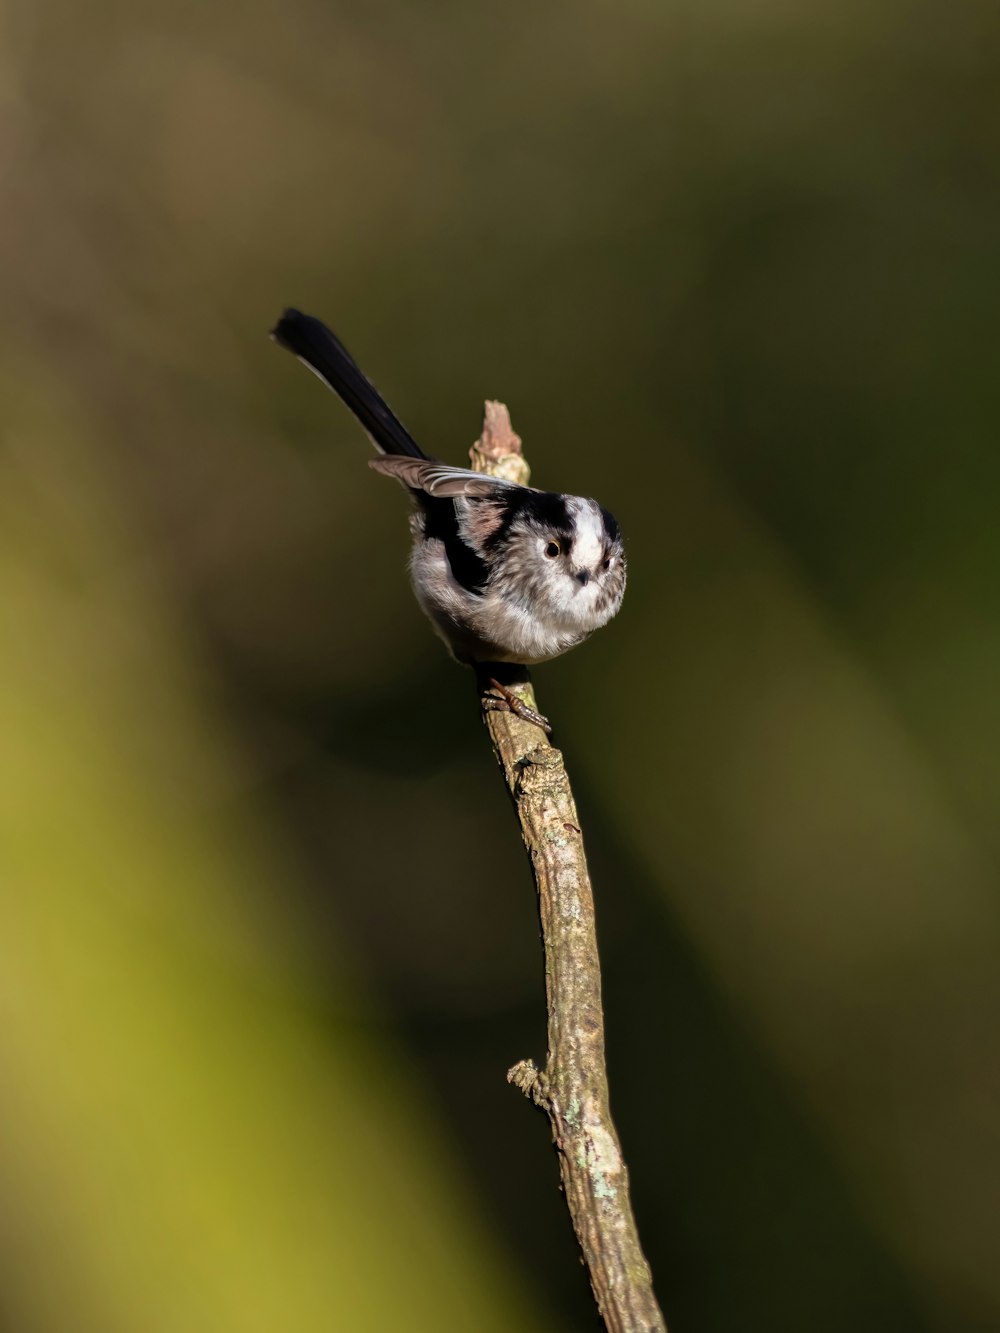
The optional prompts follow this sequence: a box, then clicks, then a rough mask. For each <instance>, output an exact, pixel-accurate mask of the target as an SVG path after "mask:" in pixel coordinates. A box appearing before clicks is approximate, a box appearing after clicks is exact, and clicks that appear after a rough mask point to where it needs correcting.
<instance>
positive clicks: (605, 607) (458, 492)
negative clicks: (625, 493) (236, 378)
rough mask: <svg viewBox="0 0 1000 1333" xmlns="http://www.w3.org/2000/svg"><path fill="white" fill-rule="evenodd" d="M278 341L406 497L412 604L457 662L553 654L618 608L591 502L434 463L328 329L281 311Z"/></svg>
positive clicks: (612, 547)
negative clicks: (328, 394)
mask: <svg viewBox="0 0 1000 1333" xmlns="http://www.w3.org/2000/svg"><path fill="white" fill-rule="evenodd" d="M272 337H273V338H274V339H275V341H276V342H278V343H279V344H280V345H281V346H283V347H286V348H288V349H289V350H290V351H292V352H293V353H294V354H295V355H296V356H298V358H299V359H300V360H301V361H303V362H304V364H305V365H307V366H308V367H309V369H310V370H312V371H313V372H314V373H315V374H317V375H318V376H319V377H320V379H322V380H323V381H324V382H325V383H326V384H327V385H329V387H330V388H332V389H333V390H334V391H335V392H336V393H337V394H339V396H340V397H341V398H342V399H343V400H344V402H345V403H346V404H347V406H348V407H349V408H350V409H351V411H352V412H353V413H354V414H355V416H356V417H357V418H358V419H359V421H360V422H361V424H362V425H363V426H364V428H365V430H366V431H367V432H368V434H369V436H370V437H371V439H372V441H373V443H374V444H375V445H376V447H377V448H378V449H379V450H380V451H382V454H383V456H382V457H380V458H376V459H372V460H371V462H370V464H369V466H370V467H372V468H373V469H374V470H375V471H376V472H380V473H382V474H383V475H385V476H391V477H394V478H396V480H398V481H399V482H401V483H402V484H403V485H404V486H406V487H407V489H408V490H409V492H410V495H411V497H412V500H413V513H412V515H411V517H410V530H411V532H412V534H413V547H412V550H411V554H410V575H411V578H412V581H413V587H414V591H415V592H416V596H417V600H418V602H419V603H420V605H421V607H422V608H423V610H424V612H425V613H426V614H427V616H428V617H429V619H430V621H431V623H432V624H433V626H434V628H435V629H436V630H437V632H438V634H439V635H440V636H441V638H442V639H443V640H444V642H445V643H446V644H447V645H448V647H449V649H450V650H451V652H452V654H453V656H454V657H455V658H457V660H458V661H460V662H467V663H473V662H516V663H525V664H526V665H531V664H532V663H535V662H544V661H547V660H548V659H549V658H552V657H558V656H559V655H560V654H561V653H564V652H566V651H567V650H568V649H569V648H573V647H575V645H576V644H578V643H581V642H582V641H583V640H584V639H586V638H588V637H589V635H590V634H592V633H593V632H594V630H595V629H599V628H600V627H601V626H602V625H604V624H606V623H607V622H608V621H609V620H610V619H611V618H612V617H613V616H614V615H615V614H616V612H617V611H618V608H619V607H620V605H621V602H622V597H623V596H624V593H625V577H626V570H625V552H624V548H623V546H622V540H621V532H620V530H619V527H618V524H617V522H616V520H615V519H614V517H613V516H612V515H611V514H610V513H609V512H608V511H607V510H606V509H603V508H602V507H601V506H600V505H599V504H598V503H597V502H596V501H595V500H589V499H584V498H582V497H580V496H572V495H563V494H560V493H558V492H553V491H539V490H536V489H535V488H533V487H529V486H518V485H516V484H515V483H514V482H509V481H503V480H500V479H498V478H493V477H487V476H485V475H483V474H481V473H478V472H472V471H470V470H469V469H467V468H455V467H449V466H448V465H447V464H444V463H439V462H436V461H435V460H434V459H430V458H428V457H427V456H426V455H425V454H424V453H423V451H422V450H421V449H420V447H419V445H417V443H416V442H415V441H414V439H413V437H412V436H411V435H410V434H409V432H408V431H407V430H406V428H405V427H404V426H403V425H402V423H401V422H400V421H399V419H398V418H397V417H396V416H395V414H394V413H393V412H392V411H391V409H390V408H389V407H388V405H387V404H386V403H385V401H384V400H383V399H382V397H381V396H380V395H379V393H378V392H377V390H376V389H375V388H374V386H373V385H372V384H371V383H370V381H369V380H368V379H367V378H366V377H365V376H364V375H363V374H362V372H361V371H360V369H359V368H358V366H357V365H356V363H355V362H354V360H353V359H352V358H351V356H350V355H349V353H348V352H347V350H346V349H345V348H344V347H343V345H342V344H341V343H340V342H339V341H338V340H337V339H336V338H335V337H334V335H333V334H332V333H331V332H330V330H329V329H328V328H327V327H326V326H325V325H324V324H322V323H321V322H320V321H319V320H318V319H314V318H313V317H311V316H308V315H302V314H300V313H299V312H298V311H297V310H286V311H285V313H284V315H283V316H282V318H281V319H280V320H279V321H278V324H277V326H276V327H275V329H274V330H273V332H272Z"/></svg>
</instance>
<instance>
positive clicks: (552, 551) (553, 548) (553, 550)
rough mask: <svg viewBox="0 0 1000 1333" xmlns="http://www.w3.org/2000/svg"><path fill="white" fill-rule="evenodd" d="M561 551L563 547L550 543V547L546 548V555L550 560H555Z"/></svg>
mask: <svg viewBox="0 0 1000 1333" xmlns="http://www.w3.org/2000/svg"><path fill="white" fill-rule="evenodd" d="M561 550H562V547H561V546H560V545H559V543H558V542H549V544H548V546H546V548H545V554H546V555H547V556H548V557H549V559H550V560H554V559H555V558H556V556H557V555H558V554H559V553H560V551H561Z"/></svg>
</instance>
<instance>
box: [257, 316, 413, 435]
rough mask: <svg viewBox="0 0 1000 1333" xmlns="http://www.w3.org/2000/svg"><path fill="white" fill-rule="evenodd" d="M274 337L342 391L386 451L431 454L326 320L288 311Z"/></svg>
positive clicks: (333, 386) (275, 328)
mask: <svg viewBox="0 0 1000 1333" xmlns="http://www.w3.org/2000/svg"><path fill="white" fill-rule="evenodd" d="M271 337H272V338H273V339H274V341H275V342H276V343H277V344H278V346H279V347H286V348H287V349H288V351H290V352H293V353H294V354H295V356H297V357H298V358H299V360H300V361H301V362H302V363H303V365H306V366H308V367H309V369H310V370H311V371H312V372H313V374H315V375H318V376H319V378H320V379H321V380H322V381H323V383H324V384H326V385H328V386H329V387H330V388H331V389H332V390H333V391H334V393H336V394H339V396H340V397H341V398H342V399H343V401H344V402H345V403H346V404H347V406H348V407H349V408H350V409H351V411H352V412H353V413H354V415H355V416H356V417H357V419H358V420H359V421H360V422H361V424H362V426H364V428H365V430H366V431H367V432H368V435H369V437H370V439H371V441H372V443H373V444H374V445H375V447H376V448H377V449H379V450H381V452H382V453H384V454H404V455H406V456H407V457H409V458H426V457H427V455H426V454H425V453H424V451H423V450H422V449H421V448H420V446H419V445H418V444H417V442H416V440H414V438H413V436H412V435H411V434H410V432H409V431H408V430H407V429H406V427H405V426H404V425H403V423H402V422H401V421H400V420H399V418H398V417H397V416H396V415H395V413H394V412H393V411H392V409H391V408H390V407H389V405H388V403H386V401H385V399H384V398H383V397H382V396H381V394H380V393H379V392H378V390H377V389H376V388H375V386H374V385H373V384H371V383H370V382H369V380H368V379H367V378H366V376H365V375H363V374H362V372H361V370H360V369H359V368H358V366H357V364H356V363H355V361H354V360H353V358H352V357H351V355H350V353H349V352H348V351H347V349H346V348H345V347H344V346H343V344H342V343H341V342H340V341H339V339H337V338H335V337H334V335H333V334H332V333H331V332H330V330H329V329H328V328H327V327H326V325H325V324H324V323H323V322H322V320H319V319H314V318H313V316H312V315H303V314H302V313H301V312H300V311H298V310H286V311H285V313H284V314H283V315H282V316H281V318H280V319H279V320H278V322H277V324H276V325H275V327H274V328H273V329H272V330H271Z"/></svg>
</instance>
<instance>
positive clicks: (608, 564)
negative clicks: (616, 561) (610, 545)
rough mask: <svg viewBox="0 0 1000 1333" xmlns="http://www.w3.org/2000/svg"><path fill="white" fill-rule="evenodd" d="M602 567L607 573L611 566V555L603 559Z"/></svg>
mask: <svg viewBox="0 0 1000 1333" xmlns="http://www.w3.org/2000/svg"><path fill="white" fill-rule="evenodd" d="M601 568H602V569H603V570H604V572H605V573H607V571H608V570H609V569H610V568H611V557H610V556H609V555H608V556H605V557H604V559H603V560H602V561H601Z"/></svg>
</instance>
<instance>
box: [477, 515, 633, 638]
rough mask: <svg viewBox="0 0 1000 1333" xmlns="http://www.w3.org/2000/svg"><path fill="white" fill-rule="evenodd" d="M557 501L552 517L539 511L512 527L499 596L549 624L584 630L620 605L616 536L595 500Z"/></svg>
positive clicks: (621, 560) (620, 558)
mask: <svg viewBox="0 0 1000 1333" xmlns="http://www.w3.org/2000/svg"><path fill="white" fill-rule="evenodd" d="M561 499H562V506H563V507H562V508H561V510H559V511H557V513H556V514H555V515H554V516H553V517H554V518H555V519H556V521H551V520H550V519H549V515H548V514H547V513H546V512H545V510H542V512H541V513H539V514H529V515H526V516H525V521H524V522H523V523H521V522H518V523H517V524H516V525H513V526H512V529H511V532H510V535H509V540H508V545H507V551H506V557H505V560H504V566H505V570H504V578H503V584H504V594H505V596H508V597H511V596H514V597H516V598H517V599H518V600H519V601H521V602H522V604H523V605H525V607H526V608H527V607H528V606H530V607H531V609H532V611H533V613H534V614H535V615H536V616H538V617H541V618H543V619H544V620H545V621H546V622H547V623H549V624H550V625H551V626H552V627H553V628H563V629H566V630H580V629H583V630H586V631H588V632H589V630H591V629H596V628H597V627H598V626H599V625H603V624H605V622H606V621H608V620H610V619H611V617H612V616H613V615H614V614H615V613H616V612H617V610H618V608H619V606H620V605H621V600H622V595H623V593H624V591H625V557H624V552H623V550H622V544H621V537H620V535H619V532H618V525H617V523H615V521H614V519H612V518H611V516H610V515H609V514H606V513H605V511H604V510H603V509H601V507H600V505H598V504H597V503H596V501H594V500H585V499H583V498H581V497H579V496H566V497H562V498H561Z"/></svg>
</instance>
